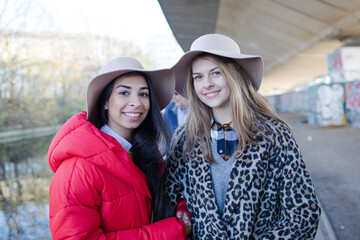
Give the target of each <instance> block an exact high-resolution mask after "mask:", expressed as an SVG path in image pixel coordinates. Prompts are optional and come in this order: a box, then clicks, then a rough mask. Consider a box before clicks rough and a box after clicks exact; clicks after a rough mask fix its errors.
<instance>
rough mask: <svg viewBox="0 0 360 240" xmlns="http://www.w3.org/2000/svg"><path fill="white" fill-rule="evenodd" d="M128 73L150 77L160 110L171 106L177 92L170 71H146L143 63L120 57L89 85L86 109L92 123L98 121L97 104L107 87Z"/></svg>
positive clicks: (101, 71) (131, 58)
mask: <svg viewBox="0 0 360 240" xmlns="http://www.w3.org/2000/svg"><path fill="white" fill-rule="evenodd" d="M128 72H142V73H145V74H146V75H147V76H149V78H150V80H151V83H152V86H153V88H154V94H155V97H156V100H157V102H158V104H159V107H160V109H163V108H165V107H166V106H167V105H168V104H169V102H170V101H171V99H172V96H173V94H174V90H175V77H174V74H173V72H172V71H171V70H170V69H152V70H145V69H144V67H143V66H142V65H141V63H140V62H139V61H138V60H136V59H135V58H133V57H118V58H115V59H113V60H111V61H109V62H108V63H106V64H105V65H104V66H102V67H101V69H100V71H99V73H98V74H97V76H95V77H94V78H93V79H92V80H91V82H90V83H89V85H88V88H87V94H86V108H87V112H88V117H87V118H88V120H89V121H90V122H92V123H95V122H96V121H97V118H98V116H97V112H96V111H97V110H96V107H97V102H98V100H99V97H100V94H101V92H102V91H103V89H104V88H105V86H106V85H107V84H108V83H110V82H111V81H112V80H114V79H115V78H117V77H119V76H120V75H122V74H125V73H128Z"/></svg>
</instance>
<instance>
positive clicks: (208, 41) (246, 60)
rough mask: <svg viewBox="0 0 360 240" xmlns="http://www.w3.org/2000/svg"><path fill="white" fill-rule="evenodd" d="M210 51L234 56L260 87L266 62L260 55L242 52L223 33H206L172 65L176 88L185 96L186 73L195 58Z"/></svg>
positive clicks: (220, 54) (254, 84)
mask: <svg viewBox="0 0 360 240" xmlns="http://www.w3.org/2000/svg"><path fill="white" fill-rule="evenodd" d="M202 53H210V54H214V55H217V56H222V57H227V58H232V59H233V60H235V61H236V62H237V63H238V64H239V65H240V66H242V68H243V69H244V70H245V72H246V73H247V74H248V75H249V78H250V80H251V82H252V84H253V86H254V88H255V89H256V90H258V89H259V87H260V84H261V80H262V77H263V73H264V64H263V60H262V58H261V57H260V56H254V55H247V54H241V52H240V47H239V45H238V44H237V43H236V42H235V41H234V40H232V39H231V38H229V37H227V36H224V35H221V34H206V35H203V36H201V37H199V38H197V39H196V40H195V41H194V42H193V43H192V45H191V47H190V51H188V52H186V53H185V54H184V55H183V56H182V57H181V58H180V60H179V61H178V62H177V63H176V64H175V65H174V66H173V67H172V70H173V71H174V73H175V78H176V86H175V90H176V91H177V92H179V93H180V94H181V95H183V96H187V93H186V75H187V72H188V69H189V67H190V64H191V63H192V61H193V59H194V58H195V57H196V56H198V55H200V54H202Z"/></svg>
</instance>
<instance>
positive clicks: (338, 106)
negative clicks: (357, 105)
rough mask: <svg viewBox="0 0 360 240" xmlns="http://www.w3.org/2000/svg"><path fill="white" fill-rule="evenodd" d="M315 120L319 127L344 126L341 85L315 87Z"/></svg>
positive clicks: (342, 90) (342, 89)
mask: <svg viewBox="0 0 360 240" xmlns="http://www.w3.org/2000/svg"><path fill="white" fill-rule="evenodd" d="M316 93H317V103H316V120H317V124H318V125H320V126H330V125H345V124H346V117H345V101H344V100H345V87H344V84H342V83H334V84H320V85H319V86H318V87H317V91H316Z"/></svg>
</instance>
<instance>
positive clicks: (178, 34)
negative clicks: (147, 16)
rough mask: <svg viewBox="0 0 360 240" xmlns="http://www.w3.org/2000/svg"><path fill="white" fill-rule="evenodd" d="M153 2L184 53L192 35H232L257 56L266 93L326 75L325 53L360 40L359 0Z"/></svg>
mask: <svg viewBox="0 0 360 240" xmlns="http://www.w3.org/2000/svg"><path fill="white" fill-rule="evenodd" d="M158 1H159V3H160V6H161V7H162V9H163V12H164V15H165V17H166V19H167V21H168V23H169V26H170V28H171V29H172V31H173V33H174V36H175V38H176V39H177V41H178V42H179V44H180V46H181V47H182V48H183V50H184V51H185V52H186V51H188V50H189V49H190V45H191V43H192V41H194V40H195V39H196V38H197V37H199V36H200V35H203V34H206V33H214V32H215V33H221V34H225V35H228V36H230V37H232V38H233V39H234V40H235V41H236V42H237V43H238V44H239V46H240V49H241V52H242V53H246V54H254V55H261V56H262V57H263V60H264V64H265V76H264V80H263V84H262V86H261V88H260V91H261V92H262V93H263V94H265V95H267V94H276V93H282V92H285V91H289V90H293V89H294V88H296V87H298V86H301V85H303V84H305V83H307V82H310V81H312V80H313V79H314V78H316V77H319V76H320V75H325V74H327V65H326V63H327V58H326V54H327V53H330V52H332V51H334V50H335V49H337V48H339V47H341V46H342V45H343V42H342V41H343V40H345V39H347V38H349V37H352V36H360V0H301V1H299V0H158ZM355 44H356V43H355ZM357 44H359V41H358V42H357Z"/></svg>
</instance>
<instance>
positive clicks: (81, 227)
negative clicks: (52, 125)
mask: <svg viewBox="0 0 360 240" xmlns="http://www.w3.org/2000/svg"><path fill="white" fill-rule="evenodd" d="M76 162H77V160H76V159H72V160H68V161H64V162H63V163H62V165H61V166H60V168H59V169H58V171H57V172H56V173H55V175H54V177H53V180H52V182H51V186H50V207H49V210H50V222H49V225H50V230H51V235H52V239H87V240H90V239H114V240H117V239H119V240H120V239H130V240H132V239H134V240H135V239H136V240H140V239H141V240H143V239H145V240H160V239H169V240H172V239H173V240H184V239H186V227H185V224H184V223H183V221H178V220H177V219H176V218H175V217H172V218H167V219H164V220H161V221H158V222H156V223H152V224H148V225H144V226H142V227H134V228H131V229H125V230H118V231H112V232H106V233H105V232H104V230H103V228H102V223H101V219H102V216H101V212H100V209H101V205H102V204H103V202H102V199H101V196H100V194H99V192H100V191H101V189H102V187H103V184H104V182H102V181H101V180H99V177H98V176H99V175H100V173H99V174H96V171H97V168H92V167H91V166H92V165H91V164H87V165H85V166H86V167H81V168H78V167H75V165H76ZM74 169H75V170H74ZM89 172H91V174H89ZM123 214H124V215H125V214H131V213H129V212H123ZM135 217H136V216H134V218H135ZM113 221H121V216H120V217H119V218H118V219H113ZM135 221H136V219H134V222H135Z"/></svg>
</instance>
